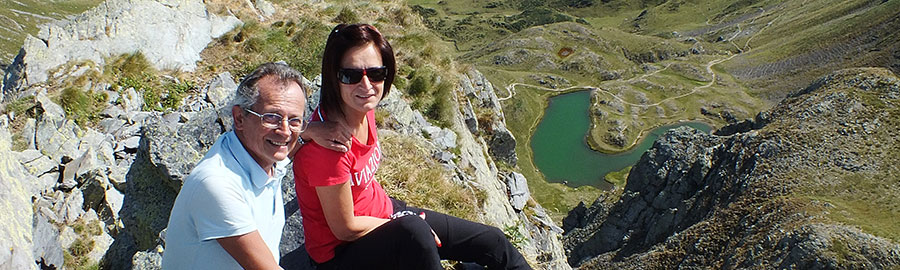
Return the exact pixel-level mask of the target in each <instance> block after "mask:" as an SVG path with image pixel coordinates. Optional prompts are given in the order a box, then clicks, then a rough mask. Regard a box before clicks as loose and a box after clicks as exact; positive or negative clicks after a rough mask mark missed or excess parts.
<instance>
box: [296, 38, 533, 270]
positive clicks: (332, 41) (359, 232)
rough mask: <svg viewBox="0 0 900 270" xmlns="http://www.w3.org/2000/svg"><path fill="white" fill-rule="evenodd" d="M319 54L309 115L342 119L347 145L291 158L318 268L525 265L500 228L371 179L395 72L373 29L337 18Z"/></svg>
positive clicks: (316, 148)
mask: <svg viewBox="0 0 900 270" xmlns="http://www.w3.org/2000/svg"><path fill="white" fill-rule="evenodd" d="M324 54H325V55H324V57H323V59H322V90H321V102H320V104H319V108H318V109H317V110H316V112H314V115H313V118H314V119H313V120H317V121H323V120H327V121H334V122H341V123H343V124H344V125H345V126H347V127H349V130H350V133H351V134H352V140H351V145H350V147H349V151H347V152H346V153H341V152H336V151H331V150H328V149H325V148H323V147H321V146H320V145H317V144H309V145H307V146H305V147H303V148H301V149H300V150H299V151H298V152H297V154H296V157H295V158H294V160H297V161H300V162H295V163H294V177H295V181H296V189H297V197H298V198H299V199H298V201H299V203H300V210H301V213H302V214H303V227H304V233H305V235H306V249H307V251H309V255H310V257H312V259H313V260H314V261H316V262H317V263H319V269H372V268H374V269H443V268H442V267H441V264H440V260H441V259H451V260H458V261H465V262H476V263H479V264H481V265H484V266H487V267H489V268H490V269H531V267H530V266H528V263H527V262H526V261H525V259H524V258H523V257H522V255H521V254H520V253H519V252H518V251H517V250H516V249H515V247H513V246H512V244H510V243H509V241H508V240H507V239H506V237H505V236H504V235H503V233H502V232H501V231H500V230H499V229H497V228H494V227H490V226H487V225H483V224H479V223H475V222H471V221H466V220H463V219H460V218H456V217H453V216H448V215H445V214H441V213H437V212H433V211H430V210H424V209H418V208H414V207H407V206H406V203H404V202H402V201H399V200H394V199H392V198H390V197H388V195H387V194H386V193H385V191H384V189H382V187H381V185H380V184H378V182H377V181H375V176H374V174H375V171H376V170H377V169H378V165H379V163H380V162H381V158H382V154H381V148H380V146H379V144H378V136H377V134H376V128H375V111H374V110H375V107H376V106H377V105H378V102H379V101H380V100H381V98H382V97H384V96H386V95H387V94H388V92H390V87H391V83H392V82H393V81H394V76H395V74H396V62H395V60H394V52H393V49H392V48H391V45H390V44H389V43H388V42H387V41H386V40H385V39H384V38H383V37H382V35H381V33H379V32H378V30H377V29H375V27H373V26H371V25H367V24H354V25H344V24H342V25H338V26H337V27H335V28H334V30H333V31H332V32H331V33H330V34H329V36H328V41H327V42H326V44H325V53H324Z"/></svg>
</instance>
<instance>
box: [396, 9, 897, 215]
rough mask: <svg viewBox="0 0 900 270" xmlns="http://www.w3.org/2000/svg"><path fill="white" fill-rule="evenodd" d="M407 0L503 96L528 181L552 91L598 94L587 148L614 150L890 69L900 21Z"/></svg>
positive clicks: (855, 15) (854, 15) (888, 12)
mask: <svg viewBox="0 0 900 270" xmlns="http://www.w3.org/2000/svg"><path fill="white" fill-rule="evenodd" d="M409 5H411V6H412V8H413V10H415V11H416V12H418V13H419V14H420V15H421V16H422V17H423V18H424V19H425V21H426V25H427V26H428V27H429V28H431V29H433V30H435V31H436V32H438V33H440V34H441V35H442V37H443V39H445V40H448V41H451V42H454V44H455V46H456V47H455V48H456V49H457V52H456V55H457V57H458V58H459V59H460V61H462V62H466V63H473V64H475V65H476V66H477V67H478V68H479V69H480V70H482V71H485V74H486V75H487V76H488V78H489V79H490V80H491V81H492V82H494V84H495V85H496V89H498V90H501V91H499V92H498V96H500V97H501V98H504V97H506V96H510V95H511V97H510V99H509V100H506V101H504V109H505V110H506V111H507V113H506V114H507V117H508V119H507V122H508V124H509V126H510V127H511V129H512V131H513V132H514V134H515V135H516V137H517V138H526V139H524V140H520V142H519V147H518V149H517V151H518V153H519V155H520V162H519V164H520V167H521V168H522V170H523V171H528V172H530V175H527V176H529V179H533V178H535V179H536V180H535V181H534V182H544V179H543V176H542V175H541V174H540V172H538V171H536V170H535V171H533V172H532V170H534V165H533V164H532V162H531V155H530V153H531V151H530V149H529V147H528V145H529V144H528V141H527V138H529V137H530V135H531V134H532V132H533V128H534V127H535V126H536V122H535V119H538V118H539V117H540V116H541V115H542V112H538V111H537V110H538V109H537V108H543V107H544V106H545V105H544V104H546V101H545V99H546V98H548V97H550V96H553V95H555V94H558V93H560V91H567V90H569V89H575V88H579V89H583V88H595V89H596V91H595V93H596V94H595V95H594V96H593V97H592V99H593V100H592V103H593V105H592V108H591V112H592V121H593V128H592V129H591V131H590V134H589V136H588V142H589V143H590V145H591V146H592V147H593V148H594V149H595V150H599V151H603V152H619V151H624V150H627V149H628V148H630V147H631V146H632V145H634V144H635V143H637V142H638V141H639V140H640V139H641V137H642V136H643V134H644V133H645V132H647V131H649V130H651V129H653V128H655V127H658V126H661V125H666V124H671V123H675V122H679V121H686V120H690V121H701V122H706V123H708V124H711V125H713V126H714V127H718V126H722V125H724V124H726V123H729V122H735V121H739V120H741V119H745V118H751V117H753V115H755V114H756V113H757V112H759V111H761V110H765V109H768V108H769V107H771V106H772V105H773V104H774V103H775V102H777V101H778V100H779V99H781V98H782V97H784V96H785V95H787V94H788V93H789V92H791V91H793V90H794V89H797V88H799V87H801V86H805V85H808V84H809V83H810V82H811V81H812V80H813V79H814V78H817V77H819V76H821V75H822V74H825V73H827V72H830V71H832V70H835V69H840V68H845V67H853V66H872V65H874V66H884V67H891V66H893V68H894V70H895V72H896V71H897V70H900V45H896V44H900V42H897V41H898V40H900V37H898V35H900V34H898V33H897V31H893V30H890V29H898V27H900V14H898V13H897V12H896V11H897V10H900V1H898V0H891V1H831V0H822V1H791V2H783V1H767V0H737V1H734V0H715V1H654V0H648V1H616V0H610V1H596V0H553V1H532V0H507V1H500V0H496V1H490V0H474V1H464V2H459V1H438V0H412V1H409ZM511 85H512V86H511ZM505 89H509V90H508V92H507V90H505ZM529 106H536V107H533V108H532V107H529ZM523 107H529V108H528V109H524V110H523V109H522V108H523ZM520 117H521V119H520ZM544 190H554V189H544ZM544 190H540V191H538V192H537V194H536V197H538V199H539V201H540V202H541V203H542V204H545V205H546V204H555V203H557V202H559V201H560V200H558V199H553V198H556V193H555V192H548V194H541V192H544Z"/></svg>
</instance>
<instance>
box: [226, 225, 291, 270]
mask: <svg viewBox="0 0 900 270" xmlns="http://www.w3.org/2000/svg"><path fill="white" fill-rule="evenodd" d="M216 241H218V242H219V245H221V246H222V248H223V249H225V251H226V252H228V255H231V257H232V258H234V260H235V261H237V262H238V264H240V265H241V267H243V268H244V269H248V270H249V269H254V270H256V269H259V270H274V269H279V270H280V269H281V267H280V266H278V262H277V261H276V260H275V255H272V251H269V247H268V246H266V242H263V239H262V236H260V235H259V231H252V232H250V233H247V234H242V235H238V236H230V237H224V238H219V239H216Z"/></svg>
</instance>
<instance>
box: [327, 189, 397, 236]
mask: <svg viewBox="0 0 900 270" xmlns="http://www.w3.org/2000/svg"><path fill="white" fill-rule="evenodd" d="M316 194H318V195H319V202H320V203H321V204H322V212H323V213H324V214H325V221H327V222H328V227H329V228H330V229H331V233H333V234H334V236H335V237H337V239H339V240H341V241H353V240H356V239H359V238H360V237H362V236H364V235H366V234H367V233H369V232H371V231H372V230H374V229H375V228H378V226H381V225H382V224H384V223H386V222H388V221H389V219H383V218H376V217H369V216H354V215H353V194H352V193H351V191H350V181H346V182H344V183H341V184H337V185H332V186H320V187H316Z"/></svg>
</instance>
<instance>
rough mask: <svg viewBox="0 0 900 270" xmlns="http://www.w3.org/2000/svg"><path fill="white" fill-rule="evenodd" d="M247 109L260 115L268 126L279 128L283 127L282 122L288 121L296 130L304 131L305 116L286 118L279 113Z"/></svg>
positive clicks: (289, 125)
mask: <svg viewBox="0 0 900 270" xmlns="http://www.w3.org/2000/svg"><path fill="white" fill-rule="evenodd" d="M244 110H245V111H247V112H249V113H252V114H253V115H256V116H259V120H260V122H262V125H263V126H264V127H266V128H271V129H278V128H280V127H281V123H283V122H284V121H287V123H288V127H289V128H290V129H291V130H292V131H295V132H299V131H303V126H304V125H303V122H304V121H303V118H301V117H296V118H291V119H284V117H283V116H281V115H280V114H277V113H264V114H259V113H257V112H254V111H253V110H250V109H244Z"/></svg>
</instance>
